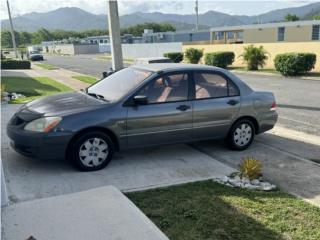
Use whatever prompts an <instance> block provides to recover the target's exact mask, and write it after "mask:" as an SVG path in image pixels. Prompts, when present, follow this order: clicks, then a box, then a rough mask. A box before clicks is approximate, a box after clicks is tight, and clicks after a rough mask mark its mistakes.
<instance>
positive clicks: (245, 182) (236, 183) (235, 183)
mask: <svg viewBox="0 0 320 240" xmlns="http://www.w3.org/2000/svg"><path fill="white" fill-rule="evenodd" d="M213 181H215V182H218V183H221V184H224V185H226V186H229V187H239V188H246V189H251V190H262V191H272V190H274V189H276V186H275V185H273V184H271V183H269V182H265V181H263V180H262V178H259V179H253V180H251V181H250V179H248V178H240V177H239V176H224V177H222V178H216V179H213Z"/></svg>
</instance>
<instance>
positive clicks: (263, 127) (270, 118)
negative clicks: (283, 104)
mask: <svg viewBox="0 0 320 240" xmlns="http://www.w3.org/2000/svg"><path fill="white" fill-rule="evenodd" d="M277 121H278V113H277V112H276V111H270V112H268V113H266V114H264V115H263V117H262V118H261V119H260V122H259V123H260V124H259V125H260V126H259V132H258V133H263V132H266V131H268V130H270V129H272V128H273V127H274V125H275V124H276V123H277Z"/></svg>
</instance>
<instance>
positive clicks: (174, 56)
mask: <svg viewBox="0 0 320 240" xmlns="http://www.w3.org/2000/svg"><path fill="white" fill-rule="evenodd" d="M163 56H164V57H167V58H170V59H171V60H172V61H173V62H175V63H179V62H182V60H183V53H182V52H168V53H165V54H163Z"/></svg>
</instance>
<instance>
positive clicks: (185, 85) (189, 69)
mask: <svg viewBox="0 0 320 240" xmlns="http://www.w3.org/2000/svg"><path fill="white" fill-rule="evenodd" d="M275 108H276V103H275V99H274V95H273V94H272V93H270V92H256V91H253V90H252V89H251V88H250V87H249V86H247V85H246V84H245V83H244V82H242V81H241V80H240V79H239V78H238V77H237V76H235V75H233V74H232V73H230V72H229V71H227V70H224V69H220V68H215V67H209V66H203V65H191V64H174V63H169V64H149V65H141V66H132V67H128V68H125V69H122V70H120V71H118V72H115V73H114V74H112V75H110V76H108V77H107V78H105V79H103V80H101V81H99V82H97V83H96V84H94V85H92V86H90V87H89V88H87V89H86V90H84V91H79V92H70V93H64V94H58V95H54V96H49V97H44V98H41V99H38V100H35V101H33V102H30V103H28V104H26V105H24V106H23V107H21V109H19V111H17V112H16V113H15V114H14V116H13V117H12V119H11V120H10V122H9V123H8V126H7V134H8V136H9V138H10V139H11V140H12V147H13V148H14V149H15V150H16V151H18V152H19V153H21V154H24V155H27V156H32V157H37V158H41V159H47V158H55V159H57V158H66V159H68V160H71V161H72V163H73V164H74V165H75V166H76V167H78V168H79V169H81V170H85V171H90V170H98V169H101V168H103V167H105V166H106V165H107V164H108V163H109V162H110V161H111V159H112V156H113V153H114V152H115V151H119V150H123V149H128V148H136V147H146V146H153V145H160V144H172V143H180V142H190V141H196V140H204V139H226V140H227V142H228V144H229V146H230V147H231V148H232V149H235V150H244V149H246V148H247V147H249V146H250V144H251V143H252V141H253V139H254V136H255V135H256V134H259V133H262V132H265V131H267V130H269V129H271V128H272V127H273V126H274V125H275V123H276V121H277V117H278V115H277V113H276V111H275Z"/></svg>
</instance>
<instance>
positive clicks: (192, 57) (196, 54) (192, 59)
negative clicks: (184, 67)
mask: <svg viewBox="0 0 320 240" xmlns="http://www.w3.org/2000/svg"><path fill="white" fill-rule="evenodd" d="M184 56H185V58H186V59H187V60H188V62H189V63H194V64H197V63H198V62H199V61H200V59H201V58H202V56H203V50H200V49H196V48H188V49H187V50H186V52H185V53H184Z"/></svg>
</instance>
